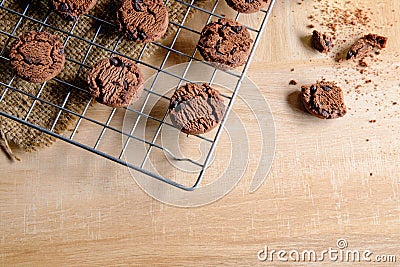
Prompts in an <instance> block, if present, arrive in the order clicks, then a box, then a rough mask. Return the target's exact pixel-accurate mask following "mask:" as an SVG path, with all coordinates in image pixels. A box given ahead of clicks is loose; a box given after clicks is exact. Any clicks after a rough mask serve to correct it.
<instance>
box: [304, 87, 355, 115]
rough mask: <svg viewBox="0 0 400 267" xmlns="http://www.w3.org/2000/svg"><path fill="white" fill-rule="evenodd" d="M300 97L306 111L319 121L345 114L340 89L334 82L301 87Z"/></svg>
mask: <svg viewBox="0 0 400 267" xmlns="http://www.w3.org/2000/svg"><path fill="white" fill-rule="evenodd" d="M301 97H302V100H303V104H304V106H305V108H306V109H307V111H308V112H310V113H311V114H312V115H314V116H316V117H318V118H321V119H336V118H339V117H343V116H344V115H345V114H346V112H347V108H346V105H345V104H344V96H343V92H342V89H341V88H340V87H338V86H337V85H336V84H335V83H334V82H324V81H322V82H317V83H316V84H313V85H311V86H302V87H301Z"/></svg>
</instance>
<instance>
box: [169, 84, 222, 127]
mask: <svg viewBox="0 0 400 267" xmlns="http://www.w3.org/2000/svg"><path fill="white" fill-rule="evenodd" d="M169 112H170V118H171V121H172V123H173V124H174V125H175V126H176V127H178V128H179V129H180V130H181V131H182V132H184V133H186V134H203V133H207V132H209V131H211V130H212V129H214V128H215V127H216V126H217V125H218V124H219V123H220V122H221V120H222V118H223V117H224V114H225V105H224V100H223V98H222V96H221V95H220V94H219V92H218V91H217V90H216V89H213V88H212V87H211V86H210V85H209V84H207V83H204V84H195V83H188V84H185V85H183V86H182V87H180V88H179V89H178V90H176V92H175V93H174V95H173V96H172V97H171V101H170V106H169Z"/></svg>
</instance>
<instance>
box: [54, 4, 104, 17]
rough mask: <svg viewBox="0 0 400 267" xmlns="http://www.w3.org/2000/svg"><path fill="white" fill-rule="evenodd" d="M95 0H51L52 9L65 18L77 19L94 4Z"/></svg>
mask: <svg viewBox="0 0 400 267" xmlns="http://www.w3.org/2000/svg"><path fill="white" fill-rule="evenodd" d="M96 2H97V0H52V3H53V7H54V10H55V11H57V13H58V14H60V16H61V17H63V18H64V19H67V20H72V21H74V20H77V19H78V18H79V16H81V15H83V14H86V13H87V12H89V10H90V9H92V8H93V7H94V6H95V5H96Z"/></svg>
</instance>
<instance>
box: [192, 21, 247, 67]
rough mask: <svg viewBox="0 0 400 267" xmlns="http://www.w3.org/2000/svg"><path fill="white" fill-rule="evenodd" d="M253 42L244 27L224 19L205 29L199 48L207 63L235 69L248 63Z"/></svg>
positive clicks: (212, 23)
mask: <svg viewBox="0 0 400 267" xmlns="http://www.w3.org/2000/svg"><path fill="white" fill-rule="evenodd" d="M252 42H253V40H252V39H251V38H250V33H249V31H248V30H247V29H246V28H245V27H244V26H243V25H241V24H240V23H238V22H236V21H233V20H230V19H226V18H222V19H219V20H218V21H216V22H211V23H210V24H208V25H206V26H205V27H204V29H203V31H202V32H201V36H200V40H199V43H198V44H197V47H198V48H199V52H200V54H201V55H202V56H203V58H204V59H205V60H206V61H210V62H215V63H219V64H221V65H223V66H226V67H231V68H235V67H239V66H242V65H244V64H245V63H246V61H247V59H248V57H249V55H250V50H251V43H252Z"/></svg>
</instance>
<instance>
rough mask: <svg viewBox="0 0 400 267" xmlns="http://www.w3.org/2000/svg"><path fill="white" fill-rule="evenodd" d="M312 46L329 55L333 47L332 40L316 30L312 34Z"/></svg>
mask: <svg viewBox="0 0 400 267" xmlns="http://www.w3.org/2000/svg"><path fill="white" fill-rule="evenodd" d="M311 40H312V45H313V47H314V48H315V49H316V50H318V51H319V52H321V53H328V52H329V50H330V48H331V46H332V38H331V37H329V36H327V35H326V34H324V33H320V32H318V31H316V30H314V31H313V34H312V39H311Z"/></svg>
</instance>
